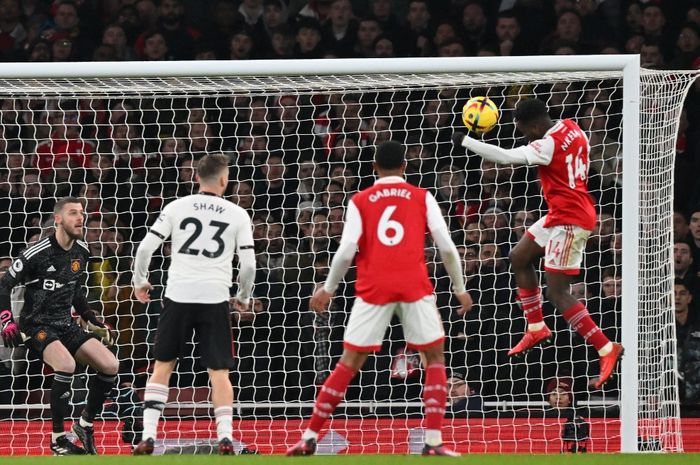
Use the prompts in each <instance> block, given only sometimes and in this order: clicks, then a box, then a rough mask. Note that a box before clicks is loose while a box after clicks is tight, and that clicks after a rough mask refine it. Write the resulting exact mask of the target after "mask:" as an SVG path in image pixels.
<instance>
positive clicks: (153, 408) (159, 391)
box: [141, 383, 169, 440]
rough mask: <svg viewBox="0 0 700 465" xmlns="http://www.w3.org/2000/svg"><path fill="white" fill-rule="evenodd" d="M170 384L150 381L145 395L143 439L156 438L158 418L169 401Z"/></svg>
mask: <svg viewBox="0 0 700 465" xmlns="http://www.w3.org/2000/svg"><path fill="white" fill-rule="evenodd" d="M168 392H169V389H168V386H165V385H163V384H156V383H148V384H146V392H145V394H144V395H143V403H144V409H143V433H142V434H141V440H145V439H148V438H151V439H153V440H155V439H156V432H157V431H158V420H159V419H160V415H161V413H163V408H165V403H166V402H167V401H168Z"/></svg>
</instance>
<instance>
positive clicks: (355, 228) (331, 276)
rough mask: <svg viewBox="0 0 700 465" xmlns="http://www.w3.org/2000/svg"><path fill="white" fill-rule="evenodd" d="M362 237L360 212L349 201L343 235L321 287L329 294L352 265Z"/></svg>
mask: <svg viewBox="0 0 700 465" xmlns="http://www.w3.org/2000/svg"><path fill="white" fill-rule="evenodd" d="M361 236H362V216H361V215H360V210H359V209H358V208H357V206H356V205H355V203H354V202H353V201H352V200H350V202H348V210H347V213H345V226H343V235H342V236H341V238H340V247H338V250H337V251H336V253H335V256H334V257H333V261H332V262H331V267H330V270H329V271H328V277H327V278H326V282H325V283H324V285H323V288H324V289H325V290H326V291H327V292H330V293H333V292H335V290H336V289H337V288H338V283H340V280H341V279H343V276H345V273H347V272H348V268H350V265H352V260H353V259H354V258H355V253H356V252H357V243H358V242H359V241H360V237H361Z"/></svg>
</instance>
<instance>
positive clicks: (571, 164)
mask: <svg viewBox="0 0 700 465" xmlns="http://www.w3.org/2000/svg"><path fill="white" fill-rule="evenodd" d="M581 151H582V149H578V153H577V154H576V156H575V157H574V155H573V154H571V153H570V154H568V155H567V156H566V172H567V173H568V175H569V187H570V188H572V189H576V178H579V179H580V180H581V181H585V180H586V176H587V175H588V165H586V162H585V161H583V157H582V156H581Z"/></svg>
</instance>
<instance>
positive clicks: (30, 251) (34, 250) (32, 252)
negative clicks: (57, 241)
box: [21, 237, 52, 260]
mask: <svg viewBox="0 0 700 465" xmlns="http://www.w3.org/2000/svg"><path fill="white" fill-rule="evenodd" d="M51 245H52V244H51V239H50V238H49V237H46V238H44V239H41V240H40V241H39V242H37V243H35V244H33V245H31V246H29V247H27V248H26V249H24V250H23V251H22V253H21V255H22V256H24V258H25V259H26V260H30V259H31V258H32V257H35V256H37V255H38V254H40V253H41V252H43V251H45V250H47V249H50V248H51Z"/></svg>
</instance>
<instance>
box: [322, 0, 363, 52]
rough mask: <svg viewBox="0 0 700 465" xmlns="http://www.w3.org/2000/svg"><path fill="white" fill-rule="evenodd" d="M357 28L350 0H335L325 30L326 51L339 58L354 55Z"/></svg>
mask: <svg viewBox="0 0 700 465" xmlns="http://www.w3.org/2000/svg"><path fill="white" fill-rule="evenodd" d="M357 30H358V29H357V23H356V22H355V20H354V19H353V11H352V4H351V3H350V0H333V1H332V2H331V9H330V12H329V13H328V20H327V21H326V23H325V26H324V30H323V36H324V38H323V41H324V43H325V44H326V51H328V52H331V53H333V54H334V55H335V56H336V57H338V58H348V57H351V56H353V55H354V49H355V42H356V39H357Z"/></svg>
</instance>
